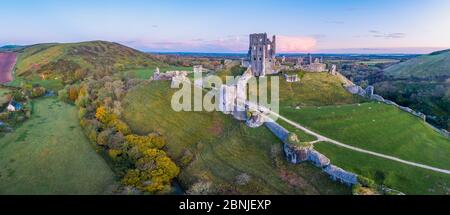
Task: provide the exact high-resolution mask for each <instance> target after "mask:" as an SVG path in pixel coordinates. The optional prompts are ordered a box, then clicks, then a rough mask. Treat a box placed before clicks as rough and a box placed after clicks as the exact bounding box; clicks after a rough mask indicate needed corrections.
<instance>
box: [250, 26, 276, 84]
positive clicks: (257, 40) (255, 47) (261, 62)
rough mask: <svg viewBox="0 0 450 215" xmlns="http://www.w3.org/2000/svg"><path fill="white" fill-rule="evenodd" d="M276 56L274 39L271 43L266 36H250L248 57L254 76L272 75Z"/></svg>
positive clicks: (274, 38)
mask: <svg viewBox="0 0 450 215" xmlns="http://www.w3.org/2000/svg"><path fill="white" fill-rule="evenodd" d="M275 55H276V37H275V36H273V41H270V40H269V39H268V38H267V34H266V33H264V34H251V35H250V46H249V51H248V57H249V60H250V66H251V67H252V70H253V75H254V76H257V77H258V76H264V75H266V74H269V73H272V71H273V69H274V63H275Z"/></svg>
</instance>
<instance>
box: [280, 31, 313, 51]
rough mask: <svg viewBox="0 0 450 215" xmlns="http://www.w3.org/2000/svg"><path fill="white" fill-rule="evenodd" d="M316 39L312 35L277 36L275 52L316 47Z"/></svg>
mask: <svg viewBox="0 0 450 215" xmlns="http://www.w3.org/2000/svg"><path fill="white" fill-rule="evenodd" d="M316 44H317V40H316V39H314V38H312V37H298V36H278V35H277V52H291V53H292V52H304V51H311V50H312V49H313V48H314V47H316Z"/></svg>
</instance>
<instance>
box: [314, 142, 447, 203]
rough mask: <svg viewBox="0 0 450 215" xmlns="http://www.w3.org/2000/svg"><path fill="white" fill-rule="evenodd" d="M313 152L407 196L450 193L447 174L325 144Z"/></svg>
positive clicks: (316, 147)
mask: <svg viewBox="0 0 450 215" xmlns="http://www.w3.org/2000/svg"><path fill="white" fill-rule="evenodd" d="M315 149H317V150H318V151H320V152H321V153H323V154H324V155H326V156H327V157H328V158H330V159H331V161H332V163H333V164H335V165H337V166H339V167H342V168H344V169H346V170H348V171H352V172H354V173H357V174H359V175H363V176H365V177H369V178H372V179H374V180H375V181H376V182H377V183H378V184H384V185H386V186H388V187H389V188H393V189H396V190H399V191H401V192H404V193H406V194H411V195H413V194H416V195H417V194H419V195H423V194H446V195H448V194H450V176H449V175H445V174H441V173H436V172H433V171H430V170H425V169H421V168H418V167H411V166H408V165H406V164H401V163H398V162H395V161H390V160H386V159H382V158H378V157H373V156H368V155H366V154H362V153H359V152H355V151H351V150H349V149H346V148H342V147H338V146H335V145H332V144H330V143H325V142H322V143H317V144H316V145H315ZM355 164H357V165H355Z"/></svg>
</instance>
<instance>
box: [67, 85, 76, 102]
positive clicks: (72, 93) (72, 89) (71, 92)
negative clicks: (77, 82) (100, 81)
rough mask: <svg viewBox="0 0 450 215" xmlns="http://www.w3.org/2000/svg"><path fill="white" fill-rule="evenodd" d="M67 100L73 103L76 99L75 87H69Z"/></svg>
mask: <svg viewBox="0 0 450 215" xmlns="http://www.w3.org/2000/svg"><path fill="white" fill-rule="evenodd" d="M69 99H70V101H72V102H75V101H76V100H77V99H78V87H76V86H71V87H69Z"/></svg>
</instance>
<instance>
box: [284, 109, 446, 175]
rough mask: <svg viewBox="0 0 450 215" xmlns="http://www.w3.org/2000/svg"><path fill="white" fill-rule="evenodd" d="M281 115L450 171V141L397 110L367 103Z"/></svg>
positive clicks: (337, 136) (345, 140) (324, 132)
mask: <svg viewBox="0 0 450 215" xmlns="http://www.w3.org/2000/svg"><path fill="white" fill-rule="evenodd" d="M281 114H282V115H283V116H286V117H288V118H289V119H291V120H294V121H296V122H298V123H300V124H302V125H305V126H307V127H308V128H311V129H312V130H314V131H317V132H318V133H320V134H322V135H325V136H327V137H329V138H332V139H335V140H337V141H340V142H343V143H345V144H348V145H352V146H356V147H360V148H363V149H367V150H370V151H374V152H378V153H382V154H387V155H391V156H396V157H399V158H401V159H404V160H408V161H413V162H418V163H423V164H426V165H430V166H434V167H438V168H443V169H450V156H448V154H449V153H450V140H449V139H448V138H445V137H444V136H442V135H440V134H439V133H437V132H435V131H434V130H433V129H431V128H430V127H429V126H428V125H426V124H425V123H424V122H423V121H421V120H419V119H418V118H417V117H414V116H412V115H411V114H408V113H406V112H404V111H401V110H399V109H397V108H395V107H393V106H389V105H384V104H378V103H364V104H361V105H356V104H355V105H343V106H329V107H319V108H318V107H311V108H303V109H300V110H295V109H292V108H282V110H281Z"/></svg>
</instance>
